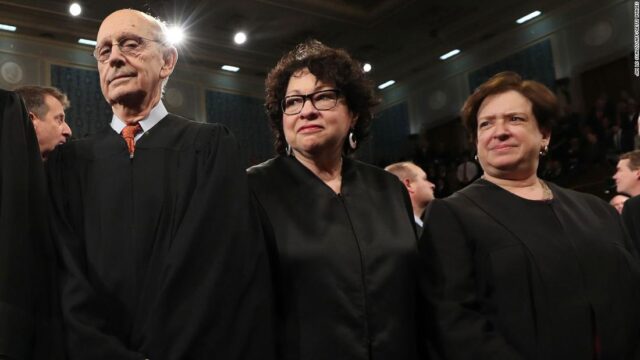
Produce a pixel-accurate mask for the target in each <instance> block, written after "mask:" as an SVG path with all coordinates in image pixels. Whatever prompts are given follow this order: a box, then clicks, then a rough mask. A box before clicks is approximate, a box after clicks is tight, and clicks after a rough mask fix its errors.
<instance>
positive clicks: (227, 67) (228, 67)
mask: <svg viewBox="0 0 640 360" xmlns="http://www.w3.org/2000/svg"><path fill="white" fill-rule="evenodd" d="M221 69H222V70H225V71H231V72H238V71H239V70H240V68H239V67H237V66H232V65H222V67H221Z"/></svg>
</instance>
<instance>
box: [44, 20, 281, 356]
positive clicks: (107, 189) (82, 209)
mask: <svg viewBox="0 0 640 360" xmlns="http://www.w3.org/2000/svg"><path fill="white" fill-rule="evenodd" d="M163 34H164V25H163V23H161V22H160V21H158V20H157V19H154V18H152V17H151V16H149V15H147V14H144V13H141V12H139V11H135V10H119V11H116V12H114V13H112V14H111V15H109V16H108V17H107V18H105V20H104V21H103V22H102V24H101V26H100V29H99V31H98V37H97V46H96V49H95V52H94V56H95V57H96V59H97V60H98V71H99V74H100V85H101V89H102V93H103V95H104V97H105V99H106V100H107V102H108V103H109V104H110V105H111V107H112V109H113V119H112V121H111V126H109V127H108V128H106V129H105V130H104V131H102V132H100V133H98V134H96V135H93V136H90V137H88V138H86V139H81V140H77V141H71V142H70V143H68V144H66V145H64V146H62V147H60V148H59V149H58V151H57V152H54V153H53V154H52V155H51V156H50V158H49V161H48V165H47V166H48V168H49V174H50V182H51V187H52V188H55V189H57V191H55V192H53V196H54V204H55V213H54V217H55V221H54V224H53V226H54V227H55V229H54V233H55V235H56V239H57V244H58V246H59V251H60V253H61V256H62V264H63V266H62V271H63V275H62V279H61V284H62V290H61V291H62V308H63V313H64V317H65V325H66V328H67V332H66V335H67V350H68V354H69V358H70V359H93V360H97V359H105V360H106V359H109V360H113V359H119V360H120V359H122V360H124V359H131V360H133V359H136V360H138V359H140V360H142V359H151V360H158V359H174V360H178V359H211V358H218V359H271V358H272V352H273V343H274V340H273V339H272V333H273V331H272V326H271V324H272V319H271V297H270V294H271V285H270V280H269V279H270V277H269V271H268V263H267V258H266V254H265V249H264V243H263V239H262V235H261V233H260V230H259V227H258V225H257V222H256V220H255V217H254V214H253V212H252V208H251V207H250V206H249V204H250V201H249V195H248V191H247V185H246V175H245V173H244V169H242V167H241V163H242V162H241V161H239V159H238V158H237V153H238V152H237V144H236V141H235V139H234V137H233V136H232V135H231V134H230V133H229V131H228V130H227V129H226V128H224V127H223V126H220V125H216V124H201V123H195V122H191V121H188V120H186V119H183V118H181V117H179V116H176V115H173V114H169V113H167V110H165V107H164V106H163V104H162V100H161V97H162V89H163V86H164V84H165V83H166V81H167V79H168V77H169V75H171V73H172V72H173V70H174V67H175V65H176V61H177V57H178V56H177V51H176V49H175V48H174V47H173V46H171V45H170V44H168V43H167V42H166V40H165V37H164V35H163Z"/></svg>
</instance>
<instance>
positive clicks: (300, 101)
mask: <svg viewBox="0 0 640 360" xmlns="http://www.w3.org/2000/svg"><path fill="white" fill-rule="evenodd" d="M339 97H340V90H338V89H329V90H320V91H316V92H314V93H311V94H307V95H289V96H285V97H284V99H282V103H281V106H282V112H283V113H285V114H286V115H296V114H299V113H300V112H301V111H302V108H303V107H304V103H305V102H306V101H307V99H309V101H311V105H313V107H314V108H316V110H331V109H333V108H334V107H336V105H337V104H338V98H339Z"/></svg>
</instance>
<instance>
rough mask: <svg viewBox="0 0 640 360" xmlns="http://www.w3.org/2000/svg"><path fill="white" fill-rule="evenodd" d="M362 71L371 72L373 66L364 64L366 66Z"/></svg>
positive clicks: (363, 66)
mask: <svg viewBox="0 0 640 360" xmlns="http://www.w3.org/2000/svg"><path fill="white" fill-rule="evenodd" d="M362 70H363V71H364V72H369V71H371V64H369V63H364V65H362Z"/></svg>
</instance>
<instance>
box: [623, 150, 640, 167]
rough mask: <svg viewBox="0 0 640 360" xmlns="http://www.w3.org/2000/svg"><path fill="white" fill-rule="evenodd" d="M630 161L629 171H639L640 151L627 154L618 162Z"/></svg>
mask: <svg viewBox="0 0 640 360" xmlns="http://www.w3.org/2000/svg"><path fill="white" fill-rule="evenodd" d="M626 159H629V169H630V170H638V169H640V150H633V151H629V152H626V153H624V154H622V155H620V157H619V158H618V160H626Z"/></svg>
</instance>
